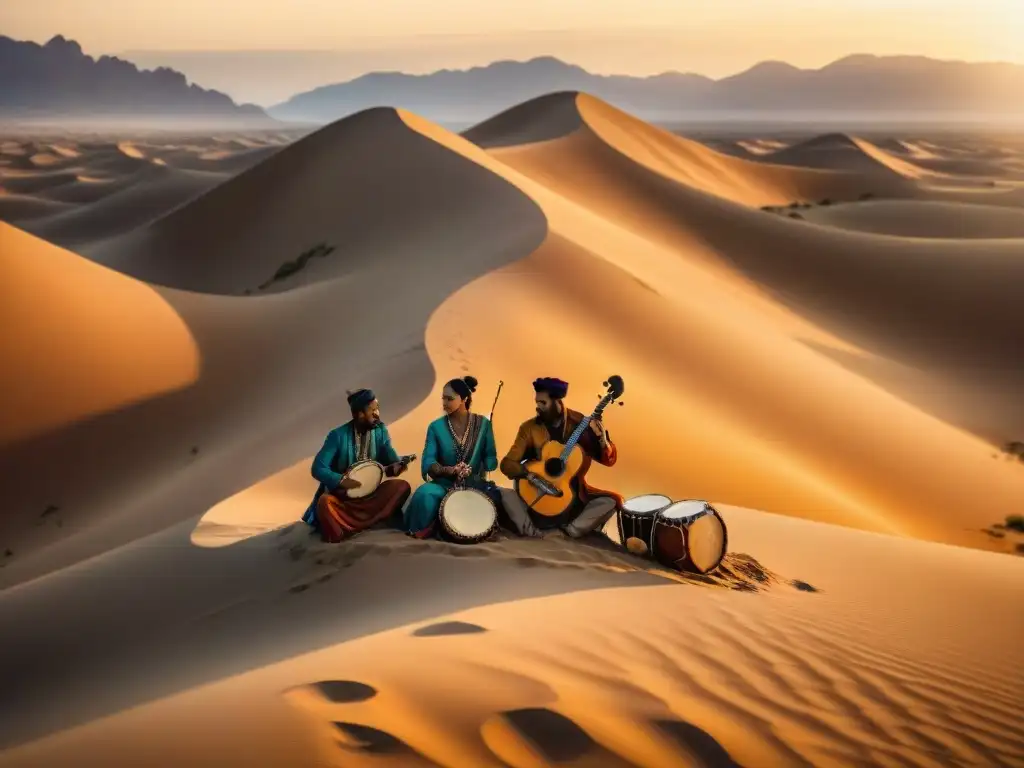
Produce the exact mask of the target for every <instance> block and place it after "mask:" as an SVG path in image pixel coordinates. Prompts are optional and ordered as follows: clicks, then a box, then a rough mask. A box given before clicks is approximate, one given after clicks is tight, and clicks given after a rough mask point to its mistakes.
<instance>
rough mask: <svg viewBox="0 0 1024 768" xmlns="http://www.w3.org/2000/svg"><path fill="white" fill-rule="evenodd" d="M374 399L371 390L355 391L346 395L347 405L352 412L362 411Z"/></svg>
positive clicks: (375, 397)
mask: <svg viewBox="0 0 1024 768" xmlns="http://www.w3.org/2000/svg"><path fill="white" fill-rule="evenodd" d="M376 399H377V396H376V395H375V394H373V390H372V389H357V390H356V391H355V392H349V393H348V404H349V407H351V408H352V410H354V411H361V410H363V408H365V407H366V406H368V405H369V404H370V403H372V402H373V401H374V400H376Z"/></svg>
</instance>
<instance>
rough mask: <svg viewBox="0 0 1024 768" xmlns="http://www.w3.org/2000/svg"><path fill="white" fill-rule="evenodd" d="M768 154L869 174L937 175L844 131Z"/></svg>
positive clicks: (799, 163) (786, 160)
mask: <svg viewBox="0 0 1024 768" xmlns="http://www.w3.org/2000/svg"><path fill="white" fill-rule="evenodd" d="M764 158H765V159H766V160H768V161H769V162H772V163H778V164H781V165H797V166H801V167H805V168H822V169H827V170H843V171H855V172H858V173H867V174H884V173H893V174H896V175H898V176H903V177H906V178H911V179H917V178H921V177H924V176H930V175H934V174H933V173H931V172H929V171H928V170H927V169H925V168H922V167H920V166H918V165H915V164H914V163H911V162H909V161H907V160H903V159H901V158H899V157H897V156H895V155H893V154H892V153H890V152H887V151H886V150H884V149H882V148H881V147H878V146H876V145H874V144H872V143H871V142H869V141H865V140H864V139H859V138H856V137H854V136H848V135H846V134H842V133H830V134H826V135H824V136H818V137H815V138H813V139H810V140H808V141H804V142H801V143H800V144H795V145H793V146H789V147H785V148H783V149H779V150H777V151H775V152H772V153H771V154H768V155H765V156H764Z"/></svg>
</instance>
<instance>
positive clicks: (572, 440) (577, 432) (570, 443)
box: [560, 415, 594, 461]
mask: <svg viewBox="0 0 1024 768" xmlns="http://www.w3.org/2000/svg"><path fill="white" fill-rule="evenodd" d="M593 418H594V417H593V415H591V416H584V417H583V419H582V420H581V421H580V423H579V425H578V426H577V427H576V429H574V430H573V431H572V434H571V435H569V439H568V440H567V441H566V442H565V449H564V450H563V451H562V455H561V457H560V458H561V459H562V461H567V460H568V459H569V454H570V453H572V449H573V448H575V447H576V443H578V442H579V441H580V438H581V437H583V433H584V431H586V429H587V425H589V424H590V421H591V419H593Z"/></svg>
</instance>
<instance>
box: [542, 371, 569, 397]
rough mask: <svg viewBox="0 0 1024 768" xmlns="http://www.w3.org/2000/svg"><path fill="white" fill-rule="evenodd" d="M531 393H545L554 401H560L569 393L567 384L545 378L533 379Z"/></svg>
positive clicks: (559, 380)
mask: <svg viewBox="0 0 1024 768" xmlns="http://www.w3.org/2000/svg"><path fill="white" fill-rule="evenodd" d="M533 391H534V392H546V393H547V394H549V395H551V397H553V398H555V399H556V400H561V399H562V398H564V397H565V396H566V394H567V393H568V392H569V384H568V382H565V381H562V380H561V379H553V378H550V377H547V376H545V377H544V378H541V379H534V381H533Z"/></svg>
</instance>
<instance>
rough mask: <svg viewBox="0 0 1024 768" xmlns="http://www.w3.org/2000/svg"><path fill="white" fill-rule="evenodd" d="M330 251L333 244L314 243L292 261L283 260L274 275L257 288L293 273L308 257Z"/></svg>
mask: <svg viewBox="0 0 1024 768" xmlns="http://www.w3.org/2000/svg"><path fill="white" fill-rule="evenodd" d="M332 251H334V246H333V245H327V243H320V244H318V245H314V246H313V247H312V248H310V249H309V250H307V251H304V252H303V253H301V254H299V257H298V258H297V259H295V260H294V261H286V262H284V263H283V264H282V265H281V266H280V267H278V268H277V272H275V273H274V276H273V277H272V278H270V279H269V280H268V281H267V282H265V283H263V285H261V286H260V287H259V289H260V290H261V291H262V290H264V289H265V288H267V287H268V286H270V285H272V284H273V283H276V282H279V281H281V280H284V279H285V278H288V277H290V276H292V275H294V274H295V273H296V272H298V271H299V270H301V269H302V268H303V267H305V266H306V264H307V263H309V260H310V259H315V258H323V257H324V256H327V255H328V254H329V253H331V252H332Z"/></svg>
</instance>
